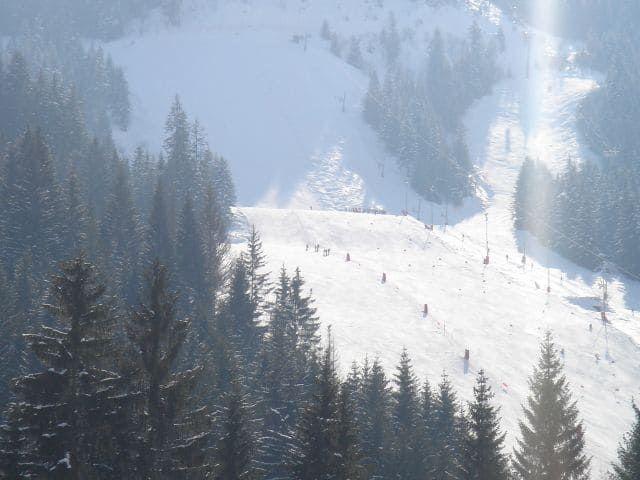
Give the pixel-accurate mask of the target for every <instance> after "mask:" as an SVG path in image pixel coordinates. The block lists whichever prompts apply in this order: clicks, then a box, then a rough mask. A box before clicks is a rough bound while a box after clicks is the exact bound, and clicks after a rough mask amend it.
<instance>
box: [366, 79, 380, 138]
mask: <svg viewBox="0 0 640 480" xmlns="http://www.w3.org/2000/svg"><path fill="white" fill-rule="evenodd" d="M362 113H363V115H364V119H365V121H366V122H367V123H368V124H369V125H371V128H373V129H374V130H375V131H379V130H380V128H381V126H382V125H381V123H382V88H381V87H380V80H378V74H377V73H376V71H375V70H373V71H372V72H371V75H370V76H369V88H368V89H367V95H366V96H365V97H364V104H363V111H362Z"/></svg>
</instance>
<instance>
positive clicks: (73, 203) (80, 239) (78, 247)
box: [63, 170, 90, 256]
mask: <svg viewBox="0 0 640 480" xmlns="http://www.w3.org/2000/svg"><path fill="white" fill-rule="evenodd" d="M81 195H82V194H81V191H80V185H79V179H78V177H77V175H76V173H75V171H73V170H72V171H71V172H70V173H69V177H68V179H67V183H66V185H65V189H64V197H65V198H64V206H63V214H64V218H65V219H66V221H65V224H64V234H65V238H64V251H65V252H66V254H67V256H72V255H79V254H80V253H81V252H84V251H87V247H88V245H89V244H88V241H89V240H88V233H89V222H90V219H89V218H88V212H87V208H86V206H85V204H84V203H83V200H82V196H81Z"/></svg>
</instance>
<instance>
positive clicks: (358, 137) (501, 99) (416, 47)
mask: <svg viewBox="0 0 640 480" xmlns="http://www.w3.org/2000/svg"><path fill="white" fill-rule="evenodd" d="M468 3H469V9H468V11H464V10H456V9H451V8H444V9H441V10H438V11H436V12H433V11H431V10H430V9H428V8H427V7H421V6H417V5H415V4H413V3H412V2H407V4H406V5H404V4H402V5H396V6H394V10H395V12H396V17H397V20H398V25H399V28H400V30H401V31H406V29H407V28H408V27H412V28H413V29H414V30H415V31H416V32H417V33H416V34H415V35H413V36H408V37H407V38H406V39H405V45H408V46H407V47H406V48H405V51H404V52H403V57H404V61H406V62H408V63H409V64H412V65H419V64H420V63H419V62H421V61H422V58H423V56H424V50H425V48H426V43H425V42H424V33H425V32H430V31H432V30H433V28H434V27H435V26H438V27H440V28H442V29H443V30H444V31H445V32H446V33H447V34H455V35H461V34H463V33H464V31H465V30H466V28H467V27H468V25H469V24H470V23H471V21H472V20H473V19H474V18H475V19H477V20H478V21H479V23H480V25H481V28H483V30H485V31H488V32H491V31H494V30H495V25H496V24H498V23H502V24H503V28H504V33H505V35H506V38H507V44H508V49H507V51H506V52H505V53H504V55H503V58H502V62H503V68H504V70H505V72H508V75H507V78H505V79H504V80H503V81H501V82H500V83H499V84H498V85H496V87H495V88H494V91H493V93H492V95H489V96H487V97H485V98H483V99H481V100H479V101H477V102H476V103H475V104H474V105H473V107H472V108H471V109H470V111H469V112H468V114H467V115H466V118H465V125H466V127H467V132H468V142H469V150H470V155H471V158H472V159H473V160H474V162H475V163H476V167H477V169H478V174H479V177H480V178H481V179H482V182H483V183H482V185H481V188H479V190H478V198H475V199H470V200H468V201H467V202H465V204H464V205H462V206H460V207H458V208H453V207H450V208H449V209H448V210H447V211H446V218H448V219H449V223H450V225H448V226H447V227H446V229H445V228H444V220H445V209H444V208H443V207H440V206H437V205H435V206H434V205H431V204H429V203H427V202H424V201H422V202H421V201H420V200H419V199H418V197H417V196H416V195H414V194H413V193H411V192H410V191H408V189H407V186H406V183H405V181H404V178H403V175H402V173H401V172H399V171H398V169H397V168H396V167H395V166H394V160H393V159H392V158H389V156H388V155H387V154H386V153H385V152H384V149H383V148H382V146H381V145H380V143H379V141H378V140H377V138H376V136H375V134H374V133H373V132H371V130H370V129H369V128H368V127H367V126H366V125H365V124H364V123H363V121H362V119H361V114H360V100H361V98H362V96H363V94H364V92H365V91H366V88H367V78H366V76H365V75H364V74H363V73H362V72H360V71H358V70H356V69H353V68H352V67H350V66H348V65H347V64H346V63H345V62H344V61H342V60H341V59H338V58H336V57H334V56H333V55H331V54H330V53H329V51H328V44H327V43H326V42H324V41H322V40H320V39H319V38H318V35H317V32H318V30H319V27H320V24H321V22H322V19H324V18H328V19H329V20H330V25H331V27H332V28H334V29H336V30H337V31H338V32H340V33H341V34H343V35H344V36H345V38H348V36H349V35H350V34H352V33H362V34H364V37H363V38H365V42H366V39H367V38H369V37H370V36H371V35H373V34H374V33H377V32H379V30H380V29H381V28H382V26H383V25H384V22H385V20H386V14H385V13H381V12H380V11H378V10H377V9H375V8H373V7H371V5H368V4H367V6H366V7H362V8H361V9H360V10H359V9H358V7H355V6H354V5H355V4H356V2H344V1H340V0H327V1H325V2H306V3H304V4H300V3H297V2H286V1H285V0H279V1H276V0H274V1H273V2H269V1H267V0H261V1H260V2H257V1H251V0H247V1H246V2H244V3H240V2H228V3H225V2H218V3H217V4H218V7H217V8H216V9H214V10H213V11H212V14H211V15H201V16H199V17H198V18H197V20H193V21H192V23H189V24H188V25H187V26H185V27H184V28H182V29H180V30H177V31H173V32H169V33H167V32H166V31H165V30H164V29H162V28H161V29H158V31H156V32H153V33H147V34H145V35H143V36H132V37H130V38H127V39H125V40H122V41H120V42H116V43H115V44H111V45H109V46H108V48H109V51H110V52H111V53H112V54H113V55H114V57H115V60H116V62H117V63H119V64H124V65H125V67H126V70H127V72H126V73H127V76H128V78H129V80H130V82H131V87H132V92H133V98H134V119H133V125H132V128H131V131H130V132H129V133H128V134H126V135H124V134H123V135H121V136H120V138H119V140H120V141H121V143H122V144H123V145H125V146H127V147H128V148H131V147H132V146H133V144H132V143H131V142H132V140H131V139H141V138H142V139H145V140H146V141H147V143H148V144H149V145H150V146H151V147H153V148H158V147H159V145H160V143H161V137H162V123H161V119H163V118H164V116H165V115H166V111H167V109H168V100H167V101H166V104H165V103H163V101H162V100H165V99H169V98H170V97H171V96H172V95H173V94H174V93H175V92H179V93H180V94H181V95H182V98H183V101H184V103H185V106H186V109H187V111H188V112H193V113H194V115H195V116H196V117H198V118H199V119H200V121H201V122H202V123H203V125H204V127H205V128H206V129H207V130H208V132H209V140H210V142H211V144H212V146H213V148H214V149H215V150H217V151H219V152H220V153H222V154H223V155H225V156H227V157H228V158H229V159H230V161H231V165H232V169H233V173H234V176H235V178H236V181H237V184H238V190H239V198H240V200H241V202H242V203H243V204H247V205H256V207H242V208H238V209H236V216H237V225H236V227H235V231H234V232H233V235H232V237H233V238H234V244H233V245H234V247H233V249H234V251H235V252H237V251H239V250H240V249H241V248H243V247H244V240H245V236H246V233H247V229H248V227H249V225H251V224H255V225H256V227H257V229H258V230H259V231H260V233H261V235H262V238H263V242H264V247H265V251H266V253H267V256H268V260H269V268H270V270H271V271H272V272H274V276H275V274H276V273H277V271H278V270H279V268H280V267H281V266H282V265H283V264H284V265H286V266H287V268H288V269H289V270H290V271H291V270H293V269H294V268H295V267H298V266H299V267H300V268H301V270H302V272H303V275H304V276H305V278H306V280H307V287H308V288H311V289H313V296H314V297H315V298H316V300H317V303H316V305H317V307H318V313H319V315H320V318H321V320H322V322H323V325H324V326H327V325H332V329H333V332H334V334H335V340H336V346H337V351H338V355H339V358H340V363H341V368H343V369H344V370H346V369H347V368H348V367H349V365H350V363H351V362H352V361H362V360H363V358H364V356H365V355H366V354H368V355H369V356H371V357H373V356H377V357H379V358H380V360H381V361H382V363H383V364H384V365H385V367H386V368H387V369H388V371H389V372H390V373H391V370H392V369H393V368H394V367H395V365H396V364H397V361H398V359H399V355H400V351H401V349H402V348H403V347H407V349H408V350H409V352H410V354H411V356H412V359H413V362H414V366H415V369H416V372H417V373H418V375H419V377H420V378H421V379H424V378H428V379H429V380H430V381H431V382H432V383H436V382H438V381H439V377H440V375H441V374H442V372H443V371H446V372H447V373H448V375H449V376H450V378H451V380H452V382H453V383H454V384H455V386H456V387H457V391H458V392H459V394H460V395H461V397H462V398H465V399H469V398H470V397H471V394H472V385H473V382H474V377H475V373H476V372H477V371H478V370H479V369H480V368H484V369H485V370H486V371H487V373H488V375H489V376H490V378H491V381H492V383H493V387H494V390H495V392H496V401H497V403H498V404H499V405H500V406H501V408H502V415H503V417H504V423H503V425H504V428H505V431H507V432H508V441H509V445H513V443H514V441H515V438H516V436H517V432H518V428H517V422H518V420H519V419H520V418H521V417H522V408H521V404H522V403H523V402H524V401H525V399H526V395H527V393H528V384H527V378H528V376H529V375H530V374H531V371H532V368H533V365H534V363H535V362H536V360H537V357H538V348H539V342H540V340H541V338H542V335H543V333H544V331H545V330H546V329H551V330H552V331H553V332H554V335H555V338H556V341H557V343H558V346H559V347H561V348H564V351H565V355H564V362H565V367H566V373H567V377H568V379H569V381H570V382H571V386H572V389H573V392H574V395H575V398H576V399H577V400H578V406H579V408H580V411H581V415H582V417H583V418H584V419H585V426H586V436H587V447H588V452H589V454H591V455H593V473H594V478H601V477H603V476H604V472H605V471H606V470H607V469H609V466H610V462H611V461H612V460H613V459H614V458H615V454H616V448H617V444H618V442H619V441H620V439H621V436H622V434H623V432H625V431H626V430H627V429H628V428H629V427H630V425H631V421H632V418H633V415H632V410H631V405H630V402H631V398H632V397H633V396H634V395H635V396H637V395H638V393H639V391H638V371H639V370H638V368H639V367H640V361H639V360H640V355H639V353H640V352H639V348H638V344H639V342H640V323H639V321H638V319H636V314H635V313H634V310H636V309H638V308H639V306H638V299H640V282H636V281H632V280H629V279H626V278H615V277H612V278H611V279H610V280H611V283H610V290H609V293H610V302H609V307H610V312H609V314H608V315H609V319H610V321H611V324H610V325H609V327H608V328H607V329H606V330H605V329H604V328H603V326H602V324H601V322H600V321H599V316H598V313H597V312H595V310H594V308H593V306H594V304H597V302H598V300H597V297H598V295H599V294H600V293H599V291H598V289H597V287H596V281H597V279H598V275H597V274H595V273H593V272H590V271H588V270H585V269H582V268H580V267H577V266H576V265H574V264H573V263H571V262H568V261H566V260H565V259H563V258H562V257H560V256H558V255H556V254H554V253H553V252H549V251H548V250H547V249H545V248H544V247H542V246H541V245H540V244H539V242H537V241H536V240H535V239H533V238H531V237H530V236H529V235H527V234H525V233H524V232H514V231H513V227H512V217H511V207H512V202H513V191H514V185H515V182H516V178H517V174H518V169H519V167H520V165H521V163H522V161H523V160H524V158H525V156H527V155H529V156H530V157H532V158H535V159H539V160H540V161H543V162H545V163H546V164H547V165H548V166H549V167H550V168H551V169H552V170H553V171H559V169H561V168H562V166H563V165H564V164H565V162H566V161H567V159H568V158H572V159H574V160H576V161H581V160H582V159H585V158H592V155H591V153H590V152H589V151H588V149H586V148H585V147H584V145H582V143H581V141H580V139H579V138H578V136H577V134H576V125H575V123H576V118H575V114H576V108H577V106H578V104H579V102H580V100H581V99H582V98H584V96H585V95H586V94H588V92H590V91H591V90H592V89H594V88H597V82H598V80H599V79H598V76H597V74H595V73H590V72H580V71H579V70H578V69H576V68H575V67H573V66H572V65H571V63H570V62H568V63H567V62H563V59H564V58H567V57H568V56H569V54H570V53H571V46H570V45H565V44H563V42H562V41H560V40H559V39H555V38H552V37H550V36H548V35H544V34H542V33H540V32H535V31H529V32H528V33H529V35H530V38H532V39H533V40H532V41H531V60H530V63H529V72H528V75H527V67H526V60H525V59H526V58H527V54H526V51H527V46H526V41H525V40H524V36H523V29H522V27H516V26H512V25H511V24H509V23H508V22H507V21H506V19H505V18H504V17H502V16H501V15H500V12H499V10H497V9H496V8H495V7H493V6H491V4H490V3H488V2H484V1H481V0H469V2H468ZM336 9H337V11H339V12H340V14H339V15H336V14H335V13H334V12H335V11H336ZM473 12H475V13H473ZM359 19H361V20H359ZM300 33H309V34H310V35H311V37H310V39H309V44H308V49H307V51H304V50H303V49H302V47H301V46H300V45H295V44H292V43H291V41H290V38H291V35H292V34H300ZM414 33H415V32H414ZM367 35H369V37H367ZM158 48H160V49H162V51H163V55H157V53H155V54H154V52H157V49H158ZM193 48H195V53H194V52H192V53H191V54H187V55H185V52H189V51H190V50H191V49H193ZM274 52H278V54H277V55H274ZM176 72H178V74H176ZM149 75H155V76H156V78H158V79H160V80H157V81H152V82H149V81H148V78H149ZM343 94H346V97H345V98H346V108H345V111H344V112H342V108H341V98H342V95H343ZM158 99H161V101H160V102H158ZM507 130H508V131H509V132H510V133H509V137H510V142H509V144H510V145H507V142H506V132H507ZM383 165H384V171H385V175H384V177H383V176H381V175H380V169H381V168H382V166H383ZM405 204H406V206H407V207H408V210H409V211H410V212H411V214H412V215H413V216H414V217H417V216H420V217H421V219H422V220H424V221H429V222H430V221H431V215H433V219H434V223H436V224H437V226H436V228H435V230H434V231H429V230H426V229H425V228H424V224H423V223H421V222H420V221H418V220H417V219H415V218H412V217H403V216H394V215H384V216H381V215H377V216H376V215H368V214H354V213H346V212H340V210H344V209H348V208H350V207H355V206H365V207H368V206H379V207H382V208H385V209H387V210H388V211H390V212H396V213H397V212H399V211H400V210H401V209H403V208H404V207H405ZM274 207H287V208H284V209H278V208H274ZM310 207H314V208H313V210H311V209H310ZM485 213H487V214H488V221H489V247H490V252H491V254H490V258H491V262H490V264H489V265H488V266H487V267H485V266H484V265H483V263H482V259H483V257H484V254H485V243H484V242H485V215H484V214H485ZM315 243H320V244H321V246H322V247H323V248H324V247H327V248H331V255H330V256H329V257H323V256H322V255H321V254H320V253H318V254H316V253H313V248H312V246H313V245H314V244H315ZM306 244H309V246H310V248H309V251H308V252H307V251H306V249H305V245H306ZM523 247H526V253H527V264H526V266H525V268H523V267H522V265H521V263H520V257H521V255H522V254H521V253H519V250H520V249H522V248H523ZM347 253H349V254H350V256H351V259H352V261H351V262H346V261H345V256H346V254H347ZM507 255H508V259H507V257H506V256H507ZM547 268H549V276H550V286H551V293H550V294H547V292H546V286H547ZM382 272H386V274H387V277H388V281H387V283H386V284H382V283H381V281H380V279H381V275H382ZM538 287H539V288H538ZM424 303H428V305H429V312H430V313H429V316H428V317H427V318H423V316H422V306H423V304H424ZM590 323H591V324H592V325H593V331H590V330H589V328H588V326H589V324H590ZM465 348H469V349H470V352H471V361H470V364H469V368H468V371H467V372H465V369H464V365H463V359H462V356H463V353H464V349H465ZM596 354H597V355H598V356H599V358H600V359H599V360H597V359H596Z"/></svg>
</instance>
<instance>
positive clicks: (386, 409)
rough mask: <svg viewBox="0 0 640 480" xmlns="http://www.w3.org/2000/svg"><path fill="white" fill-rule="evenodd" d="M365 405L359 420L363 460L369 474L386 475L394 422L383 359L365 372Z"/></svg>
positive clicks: (370, 475)
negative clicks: (392, 422)
mask: <svg viewBox="0 0 640 480" xmlns="http://www.w3.org/2000/svg"><path fill="white" fill-rule="evenodd" d="M361 401H362V406H361V407H360V409H359V410H360V414H361V419H360V422H359V431H360V438H361V440H360V443H361V445H362V454H363V459H362V463H363V465H364V466H365V468H366V471H367V475H368V476H369V478H386V476H387V475H389V474H390V464H391V458H390V449H391V441H392V426H391V418H390V410H391V402H392V398H391V390H390V388H389V381H388V379H387V377H386V375H385V373H384V369H383V368H382V365H381V364H380V362H379V361H378V360H377V359H376V360H375V361H374V362H373V364H372V366H371V369H370V371H366V370H365V371H364V372H363V378H362V400H361Z"/></svg>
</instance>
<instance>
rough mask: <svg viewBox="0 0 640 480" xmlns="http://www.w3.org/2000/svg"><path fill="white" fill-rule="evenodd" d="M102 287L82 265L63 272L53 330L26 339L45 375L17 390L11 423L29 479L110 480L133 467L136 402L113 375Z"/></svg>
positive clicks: (56, 287) (56, 281)
mask: <svg viewBox="0 0 640 480" xmlns="http://www.w3.org/2000/svg"><path fill="white" fill-rule="evenodd" d="M103 294H104V287H103V286H102V285H101V284H100V283H99V282H98V281H97V279H96V274H95V271H94V268H93V267H92V266H91V265H90V264H88V263H87V262H86V261H85V260H84V259H83V258H77V259H74V260H71V261H69V262H66V263H63V264H61V266H60V273H59V274H58V275H57V276H55V277H53V279H52V282H51V299H50V303H49V304H47V305H46V308H47V309H48V310H49V311H50V312H51V314H52V315H53V316H54V317H55V319H56V323H55V326H52V327H50V326H44V325H43V326H42V327H41V333H33V334H28V335H25V338H26V339H27V342H28V344H29V347H30V348H31V349H32V350H33V352H34V354H35V355H36V356H37V358H38V359H39V360H40V362H41V363H42V364H43V366H44V367H45V370H43V371H40V372H37V373H33V374H29V375H25V376H23V377H19V378H17V379H16V380H15V382H14V389H15V392H16V395H17V397H18V400H19V401H18V403H16V404H14V406H13V407H12V412H11V419H12V420H11V421H12V422H15V423H14V425H17V426H18V427H19V429H20V431H21V432H22V433H23V435H24V439H23V440H22V451H21V452H20V456H21V462H20V472H21V475H23V476H29V475H30V476H35V477H40V476H42V475H46V476H47V478H71V479H76V478H77V479H80V478H105V477H107V476H108V475H111V474H119V475H126V473H125V472H127V471H128V470H130V469H131V468H132V467H133V463H132V460H133V459H132V457H131V451H130V447H131V443H130V441H131V440H132V437H130V436H128V433H131V432H129V430H128V429H127V426H126V423H127V422H126V421H124V422H123V419H126V418H128V412H130V411H132V410H135V408H136V400H135V395H130V394H128V393H127V390H126V387H127V385H126V381H125V379H124V378H123V377H121V376H120V375H118V374H117V373H116V372H114V371H112V370H109V368H110V366H111V365H112V364H113V356H114V355H116V354H117V353H116V352H117V349H115V348H114V347H115V344H114V342H113V332H114V330H113V326H114V323H113V317H112V315H111V314H110V311H109V308H108V307H107V305H106V304H105V303H104V301H105V300H104V297H103Z"/></svg>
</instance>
